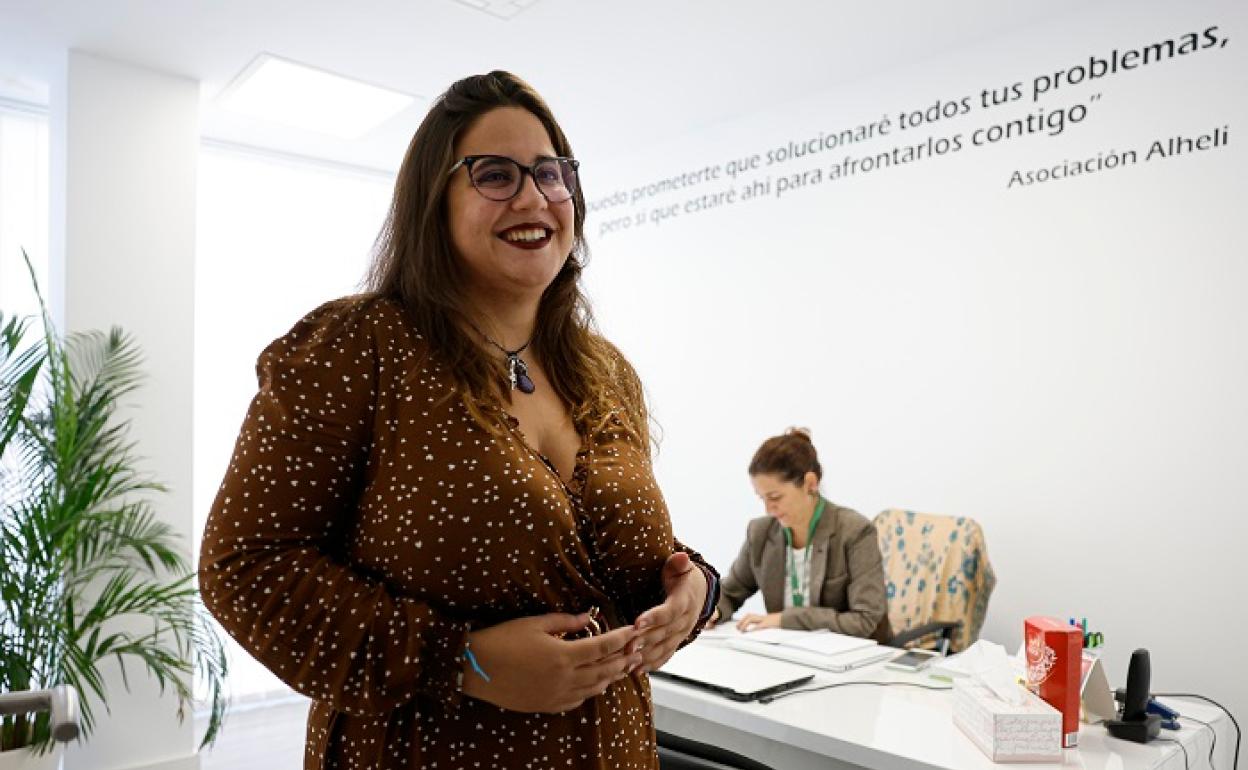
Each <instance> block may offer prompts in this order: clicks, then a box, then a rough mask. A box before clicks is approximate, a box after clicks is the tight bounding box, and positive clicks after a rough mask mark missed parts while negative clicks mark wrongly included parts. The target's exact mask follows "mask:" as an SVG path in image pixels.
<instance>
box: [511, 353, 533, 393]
mask: <svg viewBox="0 0 1248 770" xmlns="http://www.w3.org/2000/svg"><path fill="white" fill-rule="evenodd" d="M507 370H508V372H507V373H508V374H509V375H510V377H511V387H512V390H516V389H519V391H520V392H521V393H532V392H533V391H534V389H535V388H534V386H533V380H531V379H529V367H527V366H525V365H524V361H521V360H520V356H518V355H509V356H507Z"/></svg>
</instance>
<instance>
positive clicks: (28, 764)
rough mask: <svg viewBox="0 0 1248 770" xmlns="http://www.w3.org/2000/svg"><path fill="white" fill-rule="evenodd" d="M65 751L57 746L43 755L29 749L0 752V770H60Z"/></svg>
mask: <svg viewBox="0 0 1248 770" xmlns="http://www.w3.org/2000/svg"><path fill="white" fill-rule="evenodd" d="M64 755H65V749H64V748H62V747H60V746H57V747H56V748H55V749H53V750H52V751H49V752H48V753H46V754H43V755H36V754H35V753H34V752H32V751H30V750H29V749H14V750H13V751H0V770H61V758H62V757H64Z"/></svg>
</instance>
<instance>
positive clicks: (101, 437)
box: [0, 260, 227, 749]
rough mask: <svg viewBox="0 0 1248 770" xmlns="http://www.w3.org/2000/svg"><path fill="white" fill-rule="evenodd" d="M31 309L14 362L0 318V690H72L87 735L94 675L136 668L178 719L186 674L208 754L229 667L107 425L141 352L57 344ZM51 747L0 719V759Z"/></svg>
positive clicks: (125, 436)
mask: <svg viewBox="0 0 1248 770" xmlns="http://www.w3.org/2000/svg"><path fill="white" fill-rule="evenodd" d="M27 264H28V265H29V260H28V261H27ZM32 280H33V272H32ZM37 290H38V287H37V286H36V291H37ZM39 301H40V307H41V309H42V311H43V313H42V316H43V318H42V320H43V336H42V337H41V338H40V339H39V340H38V341H37V342H36V343H34V344H33V345H31V346H29V347H27V348H25V349H22V347H21V346H22V342H23V339H24V336H25V334H26V332H27V330H28V328H27V327H28V324H27V322H26V321H25V320H20V319H9V320H8V321H5V319H4V317H3V316H0V503H2V504H3V508H2V509H0V691H6V690H24V689H32V688H33V689H38V688H43V687H50V686H53V685H56V684H61V683H65V684H69V685H72V686H73V687H75V688H76V689H77V690H78V692H79V694H80V696H81V701H80V702H81V712H82V727H83V733H84V735H89V734H90V732H91V731H92V729H93V728H94V727H95V724H96V714H97V713H98V712H97V711H96V709H97V708H99V707H100V706H103V707H104V708H105V709H106V710H107V709H108V686H107V680H106V678H105V676H104V674H103V671H104V668H103V667H104V666H106V665H111V664H112V663H113V662H114V661H115V662H116V663H117V664H119V665H120V667H121V671H122V683H123V686H125V687H127V689H128V688H129V676H130V674H131V671H130V669H132V668H134V664H136V663H137V664H139V667H140V668H141V670H142V672H143V673H144V675H146V676H148V677H150V678H152V679H154V680H155V681H156V683H157V684H158V685H159V686H160V688H161V690H162V691H164V690H165V689H168V690H170V691H171V692H173V693H174V695H175V696H176V698H177V702H178V706H177V709H178V715H179V717H182V716H184V715H185V713H186V710H187V708H188V707H189V706H190V705H191V704H193V703H194V686H193V684H194V681H195V677H196V676H198V677H199V678H200V681H202V682H204V683H205V684H206V686H207V688H206V689H207V693H208V704H209V707H208V716H209V725H208V731H207V734H206V735H205V737H204V742H203V744H202V745H207V744H209V743H211V742H212V741H213V740H215V738H216V736H217V735H218V734H219V731H220V728H221V724H222V723H223V720H224V715H225V703H226V699H225V693H224V682H225V677H226V674H227V661H226V657H225V650H224V645H223V644H222V640H221V638H220V637H219V636H218V635H217V633H216V630H215V628H214V626H213V625H212V624H211V622H210V621H209V620H208V618H207V617H206V615H205V613H204V611H203V609H202V606H201V605H200V604H199V601H198V594H197V591H196V589H195V586H194V582H193V581H194V575H193V573H192V571H191V566H190V563H189V558H188V554H187V552H186V550H185V545H184V544H183V543H182V542H181V540H180V538H179V537H178V535H177V533H176V532H175V531H174V529H173V528H172V527H171V526H169V524H167V523H165V522H163V521H161V520H160V518H159V517H158V516H157V514H156V512H155V509H154V508H153V506H152V503H151V502H150V500H149V499H148V496H149V495H151V494H152V493H158V492H161V491H163V490H164V488H163V487H162V486H161V485H160V484H159V483H157V482H156V481H155V480H154V479H152V478H150V477H149V476H147V475H146V474H145V473H144V472H142V471H141V470H140V465H141V463H140V459H139V457H138V455H137V453H136V447H135V444H134V442H133V441H132V440H131V439H130V438H129V433H128V423H127V422H126V421H125V420H123V419H121V418H120V417H119V414H118V413H119V410H120V408H121V407H122V402H123V399H125V397H127V396H128V395H130V394H133V393H134V392H135V390H136V389H137V388H138V387H139V386H140V384H141V382H142V356H141V355H140V353H139V348H138V346H137V345H136V344H135V341H134V339H133V338H132V337H130V336H129V335H127V334H125V333H124V332H122V331H121V330H119V329H112V330H110V331H109V332H107V333H103V332H84V333H77V334H71V335H69V336H68V337H60V336H58V335H57V334H56V332H55V329H54V328H53V326H52V324H51V322H50V319H49V315H48V313H47V309H46V307H45V306H44V305H43V299H42V296H40V300H39ZM136 628H141V629H143V630H141V631H136V630H135V629H136ZM50 742H51V738H50V735H49V731H48V722H47V719H46V717H44V718H34V719H31V718H29V716H27V715H23V716H20V717H5V718H4V719H3V721H0V748H4V749H8V748H13V747H18V746H24V745H32V746H35V747H37V748H40V749H44V748H47V747H48V746H49V745H50Z"/></svg>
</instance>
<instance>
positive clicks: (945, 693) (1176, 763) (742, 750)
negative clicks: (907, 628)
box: [651, 639, 1234, 770]
mask: <svg viewBox="0 0 1248 770" xmlns="http://www.w3.org/2000/svg"><path fill="white" fill-rule="evenodd" d="M720 644H721V643H720V642H718V641H716V640H714V639H708V640H705V641H703V640H699V641H697V642H694V645H711V646H719V645H720ZM691 646H692V645H691ZM737 654H739V655H742V656H746V658H745V659H743V660H742V665H749V660H748V656H749V653H745V652H738V653H737ZM812 672H814V673H815V677H814V679H813V680H812V682H811V683H810V684H808V685H806V686H805V687H802V688H798V691H795V692H794V694H791V695H787V696H785V697H780V698H777V699H776V700H774V701H772V702H770V703H738V702H734V701H730V700H727V699H725V698H722V697H719V696H717V695H715V694H713V693H710V692H706V691H701V690H697V689H694V688H691V687H687V686H683V685H681V684H678V683H675V682H671V681H664V680H662V679H657V678H655V679H652V680H651V688H652V692H653V697H654V704H655V724H656V726H657V727H658V729H660V730H663V731H665V732H669V733H673V734H676V735H680V736H682V737H686V738H691V739H693V740H697V741H701V742H703V743H711V744H714V745H718V746H722V747H723V748H726V749H728V750H730V751H734V752H736V753H738V754H742V755H743V756H746V757H750V758H751V759H755V760H757V761H759V762H762V763H764V764H767V765H769V766H771V767H774V768H777V770H779V769H780V768H784V770H790V768H791V769H793V770H798V769H800V768H806V767H811V768H813V767H819V768H829V767H831V768H835V767H842V768H853V767H866V768H881V769H882V770H934V769H941V770H989V769H990V768H997V769H998V770H999V768H1000V767H1001V765H998V764H994V763H993V762H992V761H991V760H989V759H988V757H987V756H985V755H984V754H983V752H981V751H980V750H979V749H978V748H977V747H976V746H975V744H973V743H972V742H971V740H970V739H969V738H968V737H966V735H964V734H963V733H962V731H961V730H959V729H958V728H957V727H956V726H955V725H954V724H953V718H952V703H953V698H952V691H951V690H926V689H920V688H919V687H915V686H912V685H926V686H932V687H948V683H947V682H941V681H938V680H933V679H931V678H930V677H928V676H927V675H926V674H924V673H922V672H920V673H917V674H912V673H906V672H900V671H893V670H890V669H886V668H884V665H883V664H882V663H878V664H874V665H870V666H866V667H864V668H861V669H855V670H853V671H848V672H845V673H842V674H837V673H831V672H827V671H817V670H814V669H812ZM848 682H860V683H861V682H888V683H892V686H880V685H869V684H856V685H852V686H844V687H838V688H833V689H825V690H821V691H818V692H800V691H801V690H803V689H807V688H810V687H817V686H819V685H826V684H837V683H841V684H844V683H848ZM1174 702H1175V703H1176V705H1178V706H1179V710H1180V711H1182V712H1183V713H1185V714H1187V715H1189V716H1192V717H1195V718H1196V719H1201V720H1204V721H1206V722H1211V723H1212V725H1213V728H1215V729H1217V730H1218V743H1217V749H1218V751H1217V754H1216V756H1215V766H1216V767H1219V768H1222V767H1228V766H1229V764H1230V751H1229V749H1230V747H1232V746H1233V744H1234V735H1233V733H1232V732H1231V729H1230V722H1229V720H1228V719H1227V718H1226V716H1225V715H1224V714H1223V713H1222V712H1221V711H1219V710H1217V709H1216V708H1214V707H1212V706H1209V705H1207V704H1204V703H1200V702H1197V701H1183V700H1179V699H1174ZM1163 737H1169V738H1175V739H1178V740H1181V741H1182V742H1183V744H1184V748H1185V749H1186V750H1187V752H1188V755H1189V756H1190V758H1191V762H1190V767H1192V768H1197V767H1206V766H1207V765H1206V764H1205V762H1206V761H1207V757H1208V755H1209V750H1210V741H1211V732H1210V729H1208V728H1205V727H1202V726H1200V725H1197V724H1195V723H1193V722H1190V721H1189V722H1186V723H1184V727H1183V729H1182V730H1180V731H1178V732H1173V733H1170V734H1168V735H1163ZM1079 742H1080V745H1079V747H1078V748H1074V749H1065V750H1063V759H1062V762H1061V763H1060V764H1057V763H1048V764H1044V763H1027V764H1026V765H1025V766H1026V767H1028V768H1036V769H1037V770H1051V769H1052V768H1059V767H1067V768H1069V767H1079V768H1086V770H1102V769H1103V770H1130V769H1131V768H1175V770H1181V769H1182V768H1184V767H1185V764H1184V761H1183V755H1182V753H1181V751H1180V749H1179V747H1178V745H1176V744H1175V743H1172V742H1153V743H1150V744H1146V745H1145V744H1135V743H1129V742H1125V741H1120V740H1117V739H1114V738H1110V737H1109V736H1108V734H1107V733H1106V732H1105V729H1104V728H1103V727H1101V726H1098V725H1083V726H1082V728H1081V731H1080V736H1079ZM1224 750H1225V752H1226V753H1225V754H1224V753H1223V752H1224Z"/></svg>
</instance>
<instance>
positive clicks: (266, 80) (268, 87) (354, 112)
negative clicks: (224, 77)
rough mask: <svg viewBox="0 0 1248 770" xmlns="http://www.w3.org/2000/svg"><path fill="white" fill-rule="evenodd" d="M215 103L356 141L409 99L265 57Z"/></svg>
mask: <svg viewBox="0 0 1248 770" xmlns="http://www.w3.org/2000/svg"><path fill="white" fill-rule="evenodd" d="M218 101H219V103H220V104H221V106H222V107H223V108H224V109H227V110H231V111H233V112H239V113H242V114H244V115H249V116H251V117H253V118H260V119H261V120H271V121H274V122H277V123H282V124H285V125H288V126H294V127H296V128H304V129H307V130H309V131H319V132H321V133H324V134H332V135H334V136H340V137H342V138H344V139H358V138H359V137H361V136H363V135H364V134H366V133H368V132H369V131H371V130H372V129H373V128H375V127H377V126H379V125H381V124H382V123H384V122H386V121H387V120H389V119H390V118H392V117H394V116H395V115H396V114H398V113H399V112H401V111H402V110H404V109H406V108H407V107H409V106H410V105H411V104H412V103H413V102H414V101H415V98H414V97H412V96H409V95H407V94H402V93H399V92H398V91H391V90H389V89H386V88H380V87H378V86H374V85H369V84H368V83H361V82H360V81H358V80H352V79H351V78H346V77H343V76H342V75H335V74H334V73H332V72H326V71H325V70H319V69H316V68H314V67H308V66H306V65H303V64H298V63H296V62H293V61H290V60H289V59H282V58H279V57H277V56H273V55H271V54H267V53H266V54H260V55H259V56H257V57H256V58H255V60H254V61H252V63H251V64H249V65H247V69H245V70H243V72H242V74H240V75H239V76H238V77H237V78H235V79H234V82H233V83H231V84H230V85H229V86H228V87H227V88H226V89H225V90H224V91H223V92H222V93H221V96H220V97H218Z"/></svg>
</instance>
